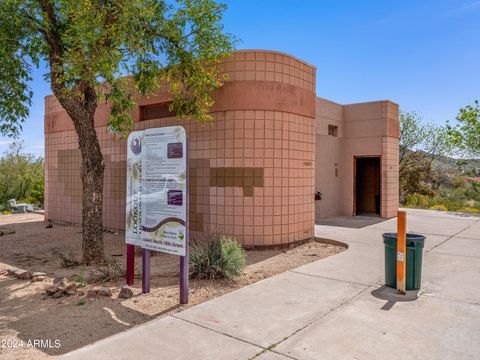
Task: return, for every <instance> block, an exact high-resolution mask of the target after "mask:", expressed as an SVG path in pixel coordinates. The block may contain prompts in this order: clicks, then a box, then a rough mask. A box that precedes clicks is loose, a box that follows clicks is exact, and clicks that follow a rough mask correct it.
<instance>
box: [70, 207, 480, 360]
mask: <svg viewBox="0 0 480 360" xmlns="http://www.w3.org/2000/svg"><path fill="white" fill-rule="evenodd" d="M407 221H408V229H407V230H408V231H411V232H417V233H421V234H424V235H426V236H427V240H426V245H425V255H424V267H423V288H422V291H421V292H420V294H419V296H418V299H413V298H411V297H409V298H406V299H405V298H404V297H400V296H398V295H395V294H394V293H393V292H391V291H389V290H388V289H386V288H384V287H383V286H382V284H383V257H384V256H383V243H382V237H381V234H382V233H383V232H385V231H395V229H396V220H395V219H392V220H388V221H379V220H378V219H372V218H362V217H358V218H354V219H351V218H350V219H349V218H344V219H331V220H328V221H325V222H324V223H323V225H317V226H316V229H315V231H316V235H317V236H318V237H323V238H328V239H334V240H339V241H342V242H345V243H347V244H348V245H349V249H348V250H346V251H344V252H342V253H340V254H338V255H335V256H332V257H329V258H326V259H323V260H319V261H317V262H314V263H311V264H308V265H304V266H302V267H299V268H297V269H294V270H292V271H288V272H285V273H283V274H279V275H277V276H274V277H272V278H269V279H266V280H263V281H261V282H258V283H256V284H253V285H250V286H247V287H245V288H242V289H239V290H237V291H235V292H232V293H229V294H227V295H224V296H222V297H219V298H216V299H214V300H211V301H208V302H205V303H203V304H200V305H198V306H195V307H193V308H190V309H188V310H186V311H183V312H180V313H177V314H175V315H172V316H168V317H165V318H162V319H158V320H154V321H151V322H149V323H147V324H144V325H140V326H138V327H136V328H134V329H131V330H128V331H125V332H124V333H121V334H118V335H115V336H112V337H110V338H107V339H104V340H101V341H99V342H97V343H95V344H93V345H90V346H87V347H85V348H82V349H79V350H76V351H74V352H72V353H70V354H67V355H66V357H67V358H70V359H89V360H93V359H106V358H108V359H137V360H140V359H168V360H171V359H188V360H191V359H196V360H200V359H208V360H211V359H215V360H217V359H252V358H256V359H258V360H282V359H283V360H288V359H298V360H304V359H305V360H307V359H312V360H319V359H335V360H337V359H382V360H385V359H406V358H409V359H422V360H427V359H478V358H480V355H479V354H480V341H479V339H480V284H479V280H480V217H478V216H467V215H454V214H448V213H443V212H435V211H425V210H409V211H408V220H407Z"/></svg>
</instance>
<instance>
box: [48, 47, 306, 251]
mask: <svg viewBox="0 0 480 360" xmlns="http://www.w3.org/2000/svg"><path fill="white" fill-rule="evenodd" d="M222 71H224V72H226V73H227V74H228V77H229V80H228V81H227V82H226V83H225V85H224V87H223V88H222V89H221V90H219V91H218V92H216V93H215V105H214V107H213V109H212V116H213V117H214V119H215V120H214V121H213V122H211V123H209V124H205V125H202V124H198V123H196V122H194V121H181V120H179V119H177V118H175V117H165V114H164V113H163V115H159V116H158V118H155V114H156V113H155V110H153V111H152V110H151V109H155V104H160V103H164V102H165V101H167V100H168V93H167V92H165V91H163V92H162V91H160V92H159V94H158V95H157V96H152V97H146V98H141V99H139V101H138V103H139V109H138V110H137V111H136V112H135V113H134V114H133V116H134V118H135V121H136V122H135V128H136V129H146V128H152V127H162V126H170V125H182V126H184V127H185V129H186V131H187V136H188V138H189V149H190V160H189V161H190V162H189V169H190V214H189V215H190V229H191V231H192V235H193V236H194V237H198V236H200V235H201V234H202V233H204V232H207V231H211V230H215V229H218V230H220V231H222V232H223V233H225V234H229V235H233V236H235V238H236V239H237V241H239V242H240V243H242V244H243V245H245V246H260V247H262V246H277V245H286V244H291V243H294V242H298V241H302V240H305V239H309V238H311V237H312V236H313V227H314V197H313V193H314V185H315V135H314V134H315V131H314V126H315V68H314V67H312V66H310V65H308V64H306V63H304V62H302V61H300V60H297V59H295V58H293V57H291V56H289V55H285V54H281V53H277V52H271V51H239V52H235V53H234V54H233V55H232V57H230V58H228V59H227V60H226V61H225V62H224V63H223V64H222ZM163 89H165V87H164V88H163ZM145 109H147V110H145ZM148 109H150V110H148ZM147 111H149V116H145V114H146V112H147ZM142 114H143V115H142ZM152 114H153V115H152ZM158 114H161V111H160V112H158ZM107 121H108V104H104V105H101V106H99V108H98V110H97V113H96V118H95V122H96V127H97V133H98V136H99V139H100V144H101V147H102V151H103V154H104V157H105V163H106V170H105V189H104V225H105V227H106V228H108V229H114V230H117V229H123V228H124V211H125V162H126V145H125V141H123V140H120V139H118V137H117V136H116V135H114V134H110V133H109V132H108V130H107ZM45 142H46V144H45V148H46V151H45V152H46V201H45V211H46V217H47V218H48V219H51V220H55V221H60V222H67V223H80V222H81V182H80V177H79V167H80V153H79V150H78V143H77V139H76V135H75V131H74V129H73V125H72V124H71V121H70V119H69V118H68V116H67V115H66V113H65V112H64V111H63V109H62V108H61V106H60V105H59V104H58V102H57V101H56V99H55V98H54V97H47V98H46V108H45Z"/></svg>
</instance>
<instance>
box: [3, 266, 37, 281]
mask: <svg viewBox="0 0 480 360" xmlns="http://www.w3.org/2000/svg"><path fill="white" fill-rule="evenodd" d="M7 273H8V275H10V276H13V277H14V278H16V279H20V280H30V279H31V278H32V273H31V272H30V271H27V270H23V269H8V270H7Z"/></svg>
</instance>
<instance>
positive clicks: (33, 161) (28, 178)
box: [0, 142, 44, 207]
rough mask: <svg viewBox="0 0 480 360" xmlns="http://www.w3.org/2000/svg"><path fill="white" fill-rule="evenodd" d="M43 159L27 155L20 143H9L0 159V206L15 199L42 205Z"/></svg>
mask: <svg viewBox="0 0 480 360" xmlns="http://www.w3.org/2000/svg"><path fill="white" fill-rule="evenodd" d="M43 193H44V163H43V158H41V157H36V156H35V155H32V154H28V153H26V152H24V150H23V144H22V143H21V142H13V143H11V145H10V147H9V149H8V150H7V151H6V152H5V154H4V156H3V157H2V158H1V159H0V206H1V207H5V204H6V202H7V200H9V199H16V200H20V201H27V202H30V203H34V204H37V205H40V206H41V205H43Z"/></svg>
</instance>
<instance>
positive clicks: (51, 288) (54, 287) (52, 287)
mask: <svg viewBox="0 0 480 360" xmlns="http://www.w3.org/2000/svg"><path fill="white" fill-rule="evenodd" d="M59 291H61V290H60V289H59V288H58V286H57V285H55V284H53V285H50V286H48V287H47V288H45V292H46V293H47V295H48V296H53V294H55V293H57V292H59Z"/></svg>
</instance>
